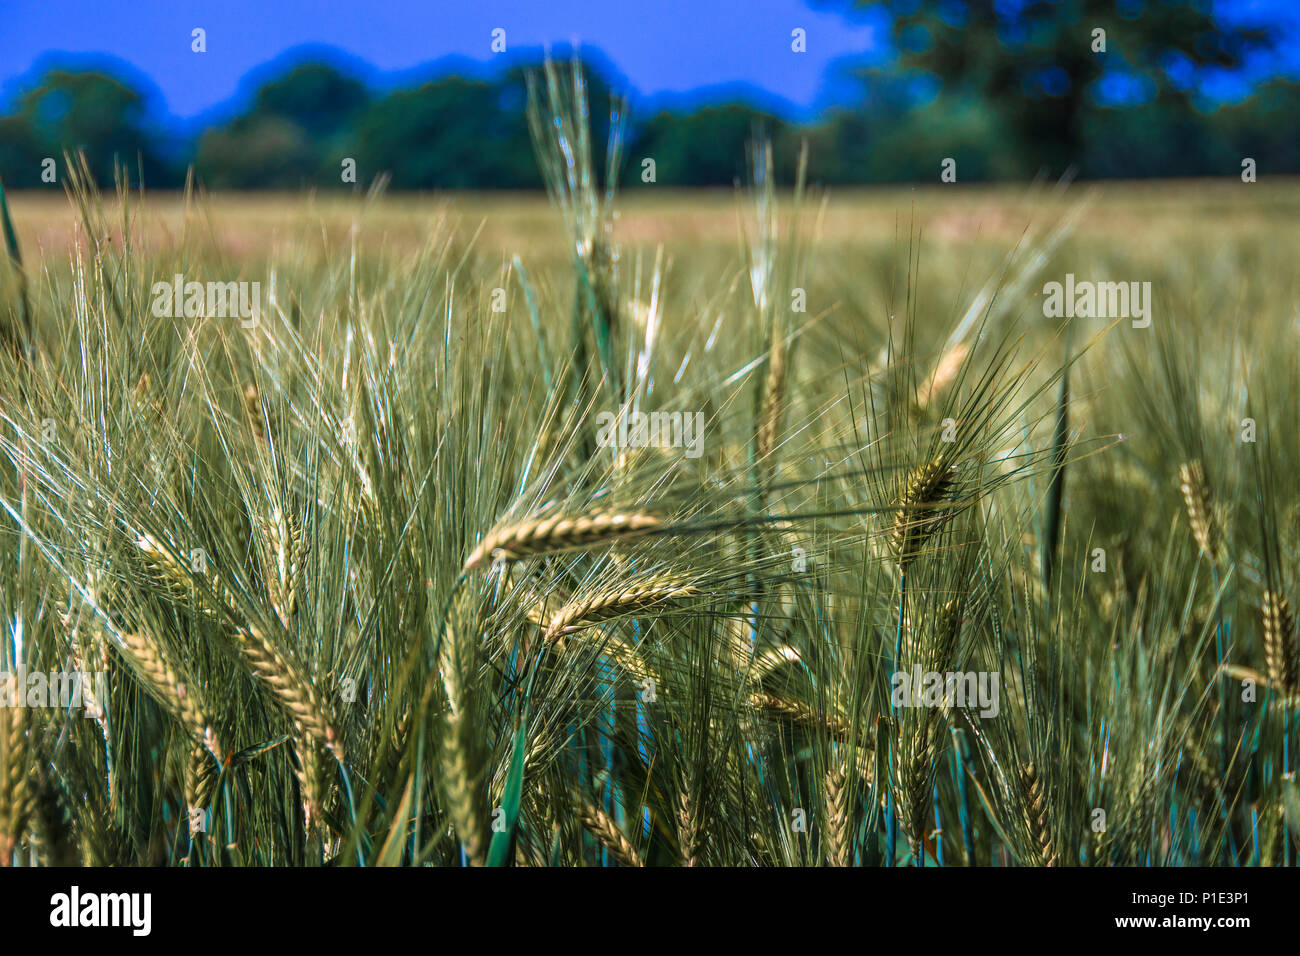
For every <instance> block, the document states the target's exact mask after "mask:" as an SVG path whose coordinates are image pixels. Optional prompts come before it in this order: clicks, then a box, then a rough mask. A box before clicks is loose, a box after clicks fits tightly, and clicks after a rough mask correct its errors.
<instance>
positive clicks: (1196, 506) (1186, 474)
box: [1178, 461, 1220, 561]
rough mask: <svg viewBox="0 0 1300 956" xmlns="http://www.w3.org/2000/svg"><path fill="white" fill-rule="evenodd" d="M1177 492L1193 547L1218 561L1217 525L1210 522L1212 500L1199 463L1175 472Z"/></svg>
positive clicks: (1208, 485)
mask: <svg viewBox="0 0 1300 956" xmlns="http://www.w3.org/2000/svg"><path fill="white" fill-rule="evenodd" d="M1178 488H1179V490H1180V491H1182V493H1183V502H1184V503H1185V504H1186V505H1187V523H1188V524H1190V525H1191V526H1192V537H1193V538H1195V539H1196V544H1197V546H1198V547H1199V548H1200V549H1201V553H1202V554H1204V555H1205V556H1206V557H1207V558H1209V559H1210V560H1211V561H1217V560H1218V559H1219V545H1220V538H1219V525H1218V522H1216V521H1215V519H1214V496H1213V495H1212V494H1211V493H1210V483H1209V481H1207V480H1206V477H1205V468H1204V467H1203V466H1202V465H1201V463H1200V462H1199V461H1188V462H1184V463H1183V464H1182V465H1181V466H1179V468H1178Z"/></svg>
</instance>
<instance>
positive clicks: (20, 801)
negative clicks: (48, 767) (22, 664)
mask: <svg viewBox="0 0 1300 956" xmlns="http://www.w3.org/2000/svg"><path fill="white" fill-rule="evenodd" d="M0 680H4V681H9V682H11V683H12V684H13V685H14V686H13V694H14V695H17V694H19V693H23V692H24V688H22V687H19V686H18V682H17V680H16V679H15V678H14V677H13V676H12V675H9V674H4V675H0ZM27 715H28V709H27V708H26V707H4V708H0V866H8V865H9V861H10V859H11V857H12V856H13V852H14V850H15V848H17V846H18V843H19V841H20V840H21V839H22V837H23V833H24V831H26V829H27V821H28V819H30V817H31V812H32V807H33V799H34V790H33V787H32V779H33V778H32V772H33V768H32V767H31V751H30V746H29V743H28V738H27V729H28V719H27Z"/></svg>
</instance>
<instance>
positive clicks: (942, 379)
mask: <svg viewBox="0 0 1300 956" xmlns="http://www.w3.org/2000/svg"><path fill="white" fill-rule="evenodd" d="M969 354H970V346H968V345H966V344H965V343H962V342H958V343H957V344H956V345H954V346H953V347H952V348H950V349H948V351H946V352H944V353H943V355H941V356H940V357H939V362H938V364H936V365H935V367H934V371H933V372H932V373H931V375H930V378H929V379H928V380H926V381H925V382H923V383H921V384H920V385H918V386H917V389H916V407H917V408H919V409H921V410H922V411H924V410H925V409H926V408H928V407H929V406H930V405H931V404H932V403H933V402H934V400H935V399H937V398H939V397H940V396H941V395H943V393H944V392H945V391H947V390H948V386H950V385H951V384H952V383H953V382H954V381H956V379H957V375H958V373H960V372H961V368H962V366H963V365H964V364H965V363H966V356H968V355H969Z"/></svg>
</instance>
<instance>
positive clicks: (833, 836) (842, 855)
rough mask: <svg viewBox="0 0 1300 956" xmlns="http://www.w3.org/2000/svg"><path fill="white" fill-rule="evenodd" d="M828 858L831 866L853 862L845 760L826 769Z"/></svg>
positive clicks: (838, 761)
mask: <svg viewBox="0 0 1300 956" xmlns="http://www.w3.org/2000/svg"><path fill="white" fill-rule="evenodd" d="M824 790H825V794H826V836H827V841H826V842H827V847H828V849H827V858H828V862H829V863H830V865H831V866H848V865H849V864H850V862H851V857H850V844H851V839H852V830H851V824H850V809H849V775H848V772H847V771H846V770H845V769H844V764H843V761H841V760H836V761H835V763H834V764H833V765H832V766H831V768H830V769H829V770H827V771H826V786H825V788H824Z"/></svg>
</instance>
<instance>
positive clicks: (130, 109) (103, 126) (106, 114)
mask: <svg viewBox="0 0 1300 956" xmlns="http://www.w3.org/2000/svg"><path fill="white" fill-rule="evenodd" d="M146 105H147V104H146V102H145V98H144V96H143V95H142V94H141V93H139V92H138V91H137V90H134V89H132V88H131V87H130V86H128V85H126V83H124V82H123V81H121V80H118V79H116V78H114V77H111V76H106V75H104V74H103V73H98V72H93V71H91V72H81V73H74V72H70V71H67V70H51V71H50V72H49V73H47V74H46V75H45V77H44V78H43V79H42V81H41V82H40V84H39V85H38V86H37V87H36V88H35V89H32V90H30V91H28V92H26V93H24V94H22V95H21V96H20V97H19V99H18V112H17V114H16V117H14V118H15V119H16V120H17V122H16V123H9V124H7V125H8V126H9V127H11V128H9V129H6V130H4V131H3V132H0V140H3V142H4V144H5V145H6V146H7V147H8V148H11V149H13V150H14V151H15V152H19V151H20V150H21V152H23V153H27V157H26V158H27V160H28V162H27V163H26V164H25V166H26V167H27V168H23V169H21V170H20V171H19V175H18V176H16V177H15V181H16V182H18V183H21V184H23V185H35V184H36V183H38V182H39V180H40V171H39V168H38V166H37V162H38V161H39V158H40V157H44V156H53V157H55V158H56V159H57V160H58V161H59V162H60V165H61V164H62V158H61V157H62V154H63V152H64V151H65V150H67V151H69V152H75V151H77V150H84V151H85V153H86V157H87V159H88V161H89V162H90V167H91V170H92V171H93V172H94V174H95V176H96V178H97V179H98V180H99V181H100V182H101V183H111V182H112V181H113V163H114V161H118V162H120V163H122V164H124V165H125V166H126V167H127V168H128V170H129V171H130V172H131V173H132V174H136V173H137V170H141V171H143V174H144V178H145V181H146V182H148V183H153V184H155V185H166V184H168V183H170V181H171V179H172V178H173V177H172V175H171V170H170V169H169V168H168V165H167V163H166V162H165V161H164V160H163V159H162V158H161V156H160V154H159V150H158V146H157V142H156V139H155V137H154V136H153V135H152V134H151V133H150V132H149V131H148V130H147V128H146V125H145V123H146V119H147V113H146ZM33 160H34V161H35V162H33ZM29 169H30V174H29Z"/></svg>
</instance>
